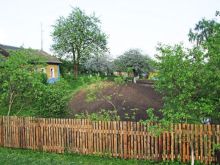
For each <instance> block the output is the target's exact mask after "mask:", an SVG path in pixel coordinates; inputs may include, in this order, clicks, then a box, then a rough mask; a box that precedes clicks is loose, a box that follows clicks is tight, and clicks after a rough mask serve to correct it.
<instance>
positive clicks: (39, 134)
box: [0, 116, 220, 164]
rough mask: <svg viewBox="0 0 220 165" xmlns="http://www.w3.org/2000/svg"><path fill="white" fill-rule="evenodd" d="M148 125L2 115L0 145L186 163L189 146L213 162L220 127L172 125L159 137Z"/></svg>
mask: <svg viewBox="0 0 220 165" xmlns="http://www.w3.org/2000/svg"><path fill="white" fill-rule="evenodd" d="M149 127H150V125H149V124H148V125H143V124H141V123H140V122H131V121H89V120H86V119H58V118H34V117H16V116H0V146H2V147H12V148H23V149H33V150H40V151H49V152H56V153H64V152H72V153H81V154H96V155H105V156H112V157H119V158H125V159H132V158H134V159H146V160H180V161H182V162H187V161H190V159H191V153H190V149H191V147H192V145H193V148H194V151H195V159H196V160H198V161H201V162H204V163H206V164H211V163H212V162H213V161H215V157H214V155H213V147H214V145H213V144H216V143H220V125H210V124H207V125H202V124H200V125H199V124H173V125H171V128H172V129H171V130H170V131H163V132H162V133H161V134H160V135H158V136H155V135H153V134H152V133H150V132H149V131H147V130H148V128H149ZM190 142H193V143H190ZM190 144H192V145H190Z"/></svg>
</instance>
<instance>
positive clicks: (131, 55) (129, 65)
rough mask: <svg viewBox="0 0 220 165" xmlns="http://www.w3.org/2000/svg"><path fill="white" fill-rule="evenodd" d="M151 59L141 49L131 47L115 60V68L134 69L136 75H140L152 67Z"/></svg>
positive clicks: (123, 70)
mask: <svg viewBox="0 0 220 165" xmlns="http://www.w3.org/2000/svg"><path fill="white" fill-rule="evenodd" d="M151 61H152V60H151V59H150V57H148V56H147V55H143V54H142V52H141V50H139V49H130V50H128V51H126V52H125V53H124V54H123V55H121V56H119V57H118V58H117V59H116V60H115V61H114V64H115V69H116V70H117V71H120V72H121V71H122V72H128V71H132V72H133V74H134V76H135V77H136V76H138V75H140V74H141V73H143V72H148V71H149V70H150V69H151V64H150V63H151Z"/></svg>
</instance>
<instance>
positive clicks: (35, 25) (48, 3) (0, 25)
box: [0, 0, 220, 57]
mask: <svg viewBox="0 0 220 165" xmlns="http://www.w3.org/2000/svg"><path fill="white" fill-rule="evenodd" d="M71 7H79V8H81V9H82V10H84V11H85V12H86V13H87V14H91V13H92V12H95V13H96V16H98V17H99V19H100V20H101V22H102V25H101V27H102V30H103V31H104V32H105V33H106V34H107V35H108V36H109V38H108V47H109V48H110V53H111V55H112V56H113V57H116V56H118V55H120V54H122V53H123V52H124V51H126V50H128V49H129V48H140V49H142V50H143V52H144V53H147V54H149V55H150V56H153V55H154V54H155V53H156V50H155V47H156V45H157V43H158V42H162V43H166V44H174V43H179V42H183V43H184V44H185V45H186V46H189V43H188V37H187V34H188V31H189V29H190V28H193V27H194V25H195V23H197V22H198V21H199V20H200V19H201V18H204V17H205V18H208V19H211V18H214V15H215V11H216V10H219V9H220V0H0V18H1V20H0V43H1V44H6V45H12V46H21V45H23V46H24V47H31V48H34V49H40V23H41V22H42V23H43V30H44V33H43V38H44V50H45V51H47V52H51V45H52V37H51V33H52V30H53V28H52V25H53V24H54V23H55V20H56V19H57V18H58V17H59V16H67V15H68V14H69V13H70V11H71V9H72V8H71Z"/></svg>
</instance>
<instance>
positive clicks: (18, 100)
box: [0, 50, 43, 115]
mask: <svg viewBox="0 0 220 165" xmlns="http://www.w3.org/2000/svg"><path fill="white" fill-rule="evenodd" d="M30 52H31V51H29V50H21V51H13V52H11V53H10V57H9V58H8V59H5V60H4V61H1V62H0V86H1V94H0V103H1V104H6V105H7V107H8V113H7V114H8V115H10V113H11V111H12V107H13V105H16V106H17V109H22V107H23V106H25V105H27V104H29V103H31V102H32V100H33V98H34V96H35V95H36V92H37V90H36V86H38V84H40V83H41V82H42V81H43V80H42V76H41V73H39V72H36V71H35V69H36V67H35V65H34V63H33V62H37V58H36V57H35V56H30V55H28V54H29V53H30Z"/></svg>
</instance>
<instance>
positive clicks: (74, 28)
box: [52, 8, 107, 77]
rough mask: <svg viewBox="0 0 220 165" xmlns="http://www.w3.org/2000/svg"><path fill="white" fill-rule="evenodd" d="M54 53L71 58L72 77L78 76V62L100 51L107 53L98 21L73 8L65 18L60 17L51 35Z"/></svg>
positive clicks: (104, 36)
mask: <svg viewBox="0 0 220 165" xmlns="http://www.w3.org/2000/svg"><path fill="white" fill-rule="evenodd" d="M52 36H53V41H54V44H53V45H52V47H53V49H54V51H56V52H57V54H59V55H60V56H62V57H66V58H71V59H72V61H73V65H74V69H73V70H74V75H75V77H77V75H78V66H79V64H80V60H81V59H82V58H85V57H87V58H88V56H90V55H92V54H93V55H94V54H96V53H97V52H100V51H107V47H106V46H107V36H106V34H105V33H103V32H102V31H101V29H100V20H99V19H98V18H97V17H96V16H95V15H94V14H93V15H91V16H88V15H86V13H85V12H84V11H82V10H80V9H79V8H73V10H72V12H71V13H70V14H69V15H68V16H67V17H66V18H65V17H60V18H59V19H58V20H57V21H56V24H55V25H54V31H53V33H52Z"/></svg>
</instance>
